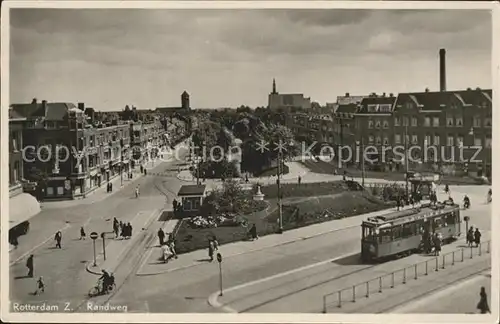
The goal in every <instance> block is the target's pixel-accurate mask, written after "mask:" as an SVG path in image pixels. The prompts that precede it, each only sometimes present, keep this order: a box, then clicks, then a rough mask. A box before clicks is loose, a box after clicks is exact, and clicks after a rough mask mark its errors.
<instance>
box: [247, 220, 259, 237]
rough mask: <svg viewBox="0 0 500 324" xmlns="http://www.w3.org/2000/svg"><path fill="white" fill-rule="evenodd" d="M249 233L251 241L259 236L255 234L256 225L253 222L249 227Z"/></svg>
mask: <svg viewBox="0 0 500 324" xmlns="http://www.w3.org/2000/svg"><path fill="white" fill-rule="evenodd" d="M249 233H250V238H251V240H252V241H255V240H258V239H259V237H258V236H257V227H256V226H255V224H252V227H251V228H250V231H249Z"/></svg>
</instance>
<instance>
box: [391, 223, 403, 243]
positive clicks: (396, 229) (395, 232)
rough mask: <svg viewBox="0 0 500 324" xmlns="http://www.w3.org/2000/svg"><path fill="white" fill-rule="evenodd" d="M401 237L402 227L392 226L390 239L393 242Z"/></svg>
mask: <svg viewBox="0 0 500 324" xmlns="http://www.w3.org/2000/svg"><path fill="white" fill-rule="evenodd" d="M402 236H403V226H401V225H399V226H394V227H393V228H392V238H393V240H398V239H400V238H402Z"/></svg>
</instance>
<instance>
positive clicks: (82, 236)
mask: <svg viewBox="0 0 500 324" xmlns="http://www.w3.org/2000/svg"><path fill="white" fill-rule="evenodd" d="M86 236H87V234H86V233H85V229H84V228H83V226H82V227H80V240H85V238H86Z"/></svg>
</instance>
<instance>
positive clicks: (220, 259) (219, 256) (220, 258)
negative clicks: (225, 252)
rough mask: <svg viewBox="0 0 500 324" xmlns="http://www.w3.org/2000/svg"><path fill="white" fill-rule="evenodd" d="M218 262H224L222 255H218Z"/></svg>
mask: <svg viewBox="0 0 500 324" xmlns="http://www.w3.org/2000/svg"><path fill="white" fill-rule="evenodd" d="M217 261H219V263H220V262H222V254H220V253H217Z"/></svg>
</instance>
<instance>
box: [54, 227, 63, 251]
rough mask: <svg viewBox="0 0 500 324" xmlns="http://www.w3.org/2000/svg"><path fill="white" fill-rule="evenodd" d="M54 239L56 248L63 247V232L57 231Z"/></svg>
mask: <svg viewBox="0 0 500 324" xmlns="http://www.w3.org/2000/svg"><path fill="white" fill-rule="evenodd" d="M54 240H55V241H56V248H59V249H60V248H61V240H62V233H61V231H57V232H56V235H55V236H54Z"/></svg>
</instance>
